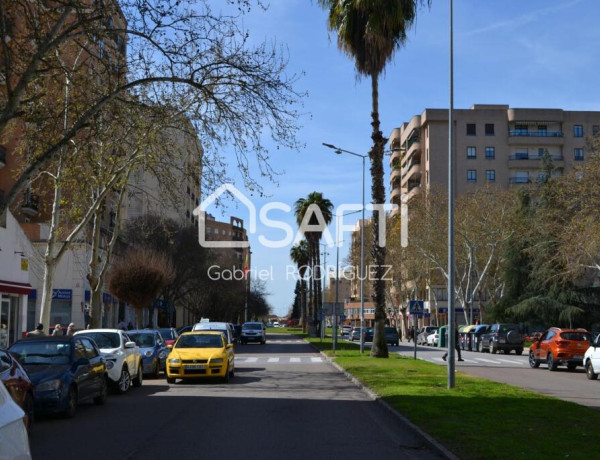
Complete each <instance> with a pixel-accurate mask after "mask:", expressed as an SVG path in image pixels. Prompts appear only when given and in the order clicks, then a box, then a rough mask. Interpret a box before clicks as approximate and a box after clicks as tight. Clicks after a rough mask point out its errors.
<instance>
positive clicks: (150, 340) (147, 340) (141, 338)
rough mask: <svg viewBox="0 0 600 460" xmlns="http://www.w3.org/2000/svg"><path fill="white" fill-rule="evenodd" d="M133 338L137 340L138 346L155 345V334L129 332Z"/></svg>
mask: <svg viewBox="0 0 600 460" xmlns="http://www.w3.org/2000/svg"><path fill="white" fill-rule="evenodd" d="M129 337H131V340H133V341H134V342H135V344H136V345H137V346H138V347H145V348H148V347H153V346H154V337H155V335H154V334H129Z"/></svg>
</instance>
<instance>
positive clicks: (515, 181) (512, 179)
mask: <svg viewBox="0 0 600 460" xmlns="http://www.w3.org/2000/svg"><path fill="white" fill-rule="evenodd" d="M508 183H509V184H530V183H531V178H529V177H509V178H508Z"/></svg>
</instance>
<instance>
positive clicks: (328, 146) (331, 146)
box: [322, 142, 337, 150]
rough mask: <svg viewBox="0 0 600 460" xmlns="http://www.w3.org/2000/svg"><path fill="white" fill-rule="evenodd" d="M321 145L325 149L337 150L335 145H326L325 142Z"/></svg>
mask: <svg viewBox="0 0 600 460" xmlns="http://www.w3.org/2000/svg"><path fill="white" fill-rule="evenodd" d="M322 144H323V145H324V146H325V147H327V148H330V149H334V150H336V149H337V147H336V146H335V145H333V144H327V143H325V142H322Z"/></svg>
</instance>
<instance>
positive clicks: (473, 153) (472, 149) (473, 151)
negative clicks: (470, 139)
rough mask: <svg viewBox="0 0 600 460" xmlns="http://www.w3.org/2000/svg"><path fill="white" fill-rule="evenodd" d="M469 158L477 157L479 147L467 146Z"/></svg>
mask: <svg viewBox="0 0 600 460" xmlns="http://www.w3.org/2000/svg"><path fill="white" fill-rule="evenodd" d="M467 158H471V159H472V158H477V147H467Z"/></svg>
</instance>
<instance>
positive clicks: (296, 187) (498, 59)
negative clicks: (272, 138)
mask: <svg viewBox="0 0 600 460" xmlns="http://www.w3.org/2000/svg"><path fill="white" fill-rule="evenodd" d="M448 15H449V0H433V2H432V6H431V8H430V9H422V10H421V11H420V12H419V15H418V19H417V23H416V27H415V28H414V29H413V31H412V32H411V33H410V35H409V39H408V41H407V44H406V47H405V48H404V49H401V50H399V51H398V52H397V53H396V56H395V58H394V60H393V62H391V63H390V64H389V65H388V67H387V69H386V72H385V75H383V77H382V79H381V82H380V118H381V123H382V124H381V127H382V131H383V133H384V135H385V136H386V137H387V136H389V134H390V132H391V130H392V129H393V128H395V127H397V126H399V125H401V124H402V122H404V121H408V120H410V118H411V117H412V116H413V115H416V114H420V113H421V112H422V111H423V110H424V109H425V108H447V107H448V101H449V96H448V94H449V44H448V41H449V40H448V38H449V18H448ZM599 17H600V2H599V1H597V0H554V1H552V2H548V1H547V0H544V1H542V0H527V1H522V0H503V1H497V0H494V1H491V0H487V1H486V0H455V1H454V81H455V85H454V106H455V108H461V109H463V108H469V107H471V106H472V105H473V104H509V105H510V106H511V107H546V108H562V109H566V110H599V109H600V91H599V90H598V89H599V84H598V82H599V77H598V72H599V70H600V52H599V51H598V50H599V49H600V47H599V46H598V45H600V28H598V26H597V21H598V18H599ZM244 26H245V27H246V28H247V29H248V30H249V31H250V33H251V36H252V37H253V38H254V39H255V40H257V41H260V40H263V39H266V40H269V41H275V42H276V43H277V44H278V45H282V46H286V47H287V49H288V52H289V61H290V62H289V71H290V73H301V72H303V73H304V76H303V77H302V78H301V79H300V81H299V82H298V85H297V89H298V90H300V91H303V90H305V91H307V92H308V97H307V98H306V99H305V101H304V107H302V108H301V111H302V112H303V113H306V115H305V116H304V117H303V118H302V119H301V120H300V124H301V125H302V129H301V131H300V134H299V137H300V140H301V141H302V142H303V143H304V144H306V148H305V149H303V150H302V151H301V152H299V153H298V152H286V151H274V153H273V156H272V160H273V161H272V164H273V166H274V168H275V169H277V170H279V171H281V172H282V173H283V175H282V176H280V179H279V184H278V185H273V184H268V183H265V184H264V187H265V190H266V192H267V193H268V194H269V195H270V197H269V198H266V199H257V198H256V197H251V199H252V200H253V203H254V204H255V206H256V207H257V208H259V209H260V207H261V206H263V205H265V204H267V203H268V202H272V201H277V202H282V203H286V204H287V205H289V206H292V207H293V203H294V202H295V201H296V200H297V199H298V198H299V197H306V196H307V195H308V194H309V193H310V192H312V191H320V192H322V193H323V194H324V195H325V196H326V197H327V198H329V199H330V200H331V201H332V202H333V204H334V205H335V206H338V205H341V204H343V203H360V202H361V160H360V159H359V158H356V157H352V156H350V155H336V154H335V153H334V152H333V151H331V150H328V149H326V148H325V147H323V146H322V145H321V144H322V142H327V143H331V144H335V145H337V146H339V147H342V148H344V149H347V150H351V151H354V152H357V153H360V154H365V153H367V152H368V150H369V148H370V145H371V139H370V132H371V126H370V110H371V97H370V84H369V81H367V80H362V81H357V80H356V78H355V72H354V64H353V62H352V61H351V60H350V59H348V58H347V57H346V56H345V55H343V54H341V53H340V52H339V51H338V49H337V45H336V37H335V36H334V35H331V36H329V35H328V32H327V28H326V14H325V12H324V11H322V10H321V9H320V7H319V6H318V5H317V3H316V1H313V2H310V1H307V0H271V3H270V8H269V9H268V11H266V12H262V11H259V10H257V9H255V10H254V11H253V12H252V13H251V14H250V15H249V16H247V17H246V18H245V19H244ZM388 173H389V168H388V166H387V164H386V176H387V174H388ZM385 182H386V189H387V191H388V193H389V182H388V180H387V177H386V181H385ZM369 184H370V177H369V172H368V169H367V202H369V201H370V195H369ZM214 214H216V216H217V218H218V219H219V220H228V216H229V215H236V216H238V217H241V218H244V219H247V218H248V213H247V211H246V210H245V209H243V208H242V207H236V206H235V204H231V206H229V207H228V208H227V209H226V210H225V211H224V213H222V212H221V211H219V210H215V212H214ZM368 214H369V213H367V215H368ZM269 216H270V217H271V218H272V219H277V220H281V221H284V222H287V223H288V224H289V225H290V226H293V227H294V229H295V224H294V222H295V221H294V218H293V215H292V213H289V214H288V213H284V212H282V211H277V212H276V211H273V212H271V213H269ZM356 216H358V215H356ZM351 217H352V216H350V217H348V218H347V222H348V221H350V220H351ZM357 219H358V217H355V218H354V220H355V221H356V220H357ZM331 232H332V235H333V237H334V239H335V230H334V229H333V228H332V230H331ZM259 234H263V235H264V236H266V237H267V238H270V239H273V240H279V239H282V238H283V237H284V236H285V235H284V233H283V231H281V230H277V229H272V228H266V227H264V226H262V225H261V224H260V222H259V225H258V228H257V233H256V234H254V235H250V241H251V246H252V253H253V254H252V269H253V271H254V272H257V271H259V270H267V271H268V272H269V276H268V278H269V281H268V282H267V290H268V291H269V292H270V296H269V299H268V300H269V303H270V304H271V306H272V307H273V311H274V312H275V313H276V314H279V315H284V314H285V313H286V312H287V311H288V309H289V307H290V305H291V303H292V300H293V289H294V283H295V280H294V278H293V277H291V276H286V265H288V264H291V261H290V259H289V251H290V247H289V246H287V247H284V248H280V249H273V248H266V247H264V246H263V245H261V244H259V243H258V235H259ZM343 238H344V240H346V241H347V240H349V238H350V236H349V234H345V235H343ZM347 248H348V246H347V245H344V246H343V247H342V248H340V260H342V259H343V258H345V257H346V256H347V254H348V249H347ZM328 253H329V254H328V256H327V264H328V265H329V264H330V263H332V262H333V263H335V257H336V249H335V248H334V247H331V248H328ZM271 274H272V277H273V279H271Z"/></svg>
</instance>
